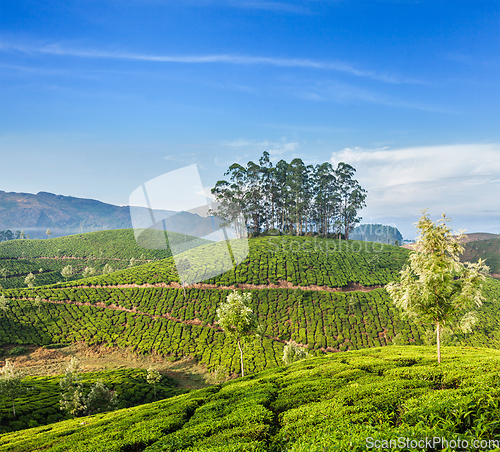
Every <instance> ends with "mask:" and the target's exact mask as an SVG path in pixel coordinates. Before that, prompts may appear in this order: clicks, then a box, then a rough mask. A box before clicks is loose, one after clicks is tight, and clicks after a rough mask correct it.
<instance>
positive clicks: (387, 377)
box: [0, 347, 500, 452]
mask: <svg viewBox="0 0 500 452" xmlns="http://www.w3.org/2000/svg"><path fill="white" fill-rule="evenodd" d="M443 352H444V361H443V363H441V364H440V365H438V364H437V363H436V361H435V356H434V350H433V349H430V348H427V347H383V348H372V349H368V350H362V351H355V352H350V353H345V354H344V353H342V354H334V355H329V356H326V357H318V358H313V359H308V360H304V361H300V362H298V363H295V364H292V365H290V366H287V367H280V368H275V369H271V370H268V371H264V372H261V373H259V374H254V375H251V376H249V377H245V378H241V379H237V380H233V381H230V382H227V383H225V384H223V385H216V386H212V387H209V388H207V389H203V390H199V391H193V392H191V393H189V394H184V395H180V396H176V397H173V398H170V399H167V400H162V401H159V402H155V403H152V404H147V405H142V406H139V407H135V408H129V409H125V410H119V411H115V412H111V413H104V414H98V415H94V416H91V417H86V418H78V419H75V420H67V421H63V422H59V423H55V424H52V425H49V426H43V427H37V428H33V429H29V430H23V431H21V432H16V433H10V434H5V435H2V437H0V451H9V452H31V451H34V450H44V451H47V452H56V451H63V450H64V451H68V452H77V451H78V452H83V451H85V452H119V451H120V452H122V451H137V452H139V451H144V452H159V451H164V452H167V451H170V452H174V451H175V452H178V451H189V452H194V451H196V452H265V451H269V452H280V451H285V450H286V451H290V452H320V451H325V450H338V451H341V452H347V451H365V450H367V449H370V448H374V446H376V445H378V449H376V450H389V446H388V443H383V441H384V440H385V441H389V440H391V439H392V440H393V441H397V440H398V439H399V438H403V441H404V443H403V445H401V443H399V447H395V448H393V449H391V450H400V451H415V450H425V449H426V447H425V443H424V446H418V445H417V444H419V443H417V444H414V445H412V444H411V443H407V442H406V441H407V440H408V441H411V440H418V441H420V440H424V441H425V438H430V439H431V440H432V438H444V439H446V440H447V441H449V442H450V443H449V444H455V445H456V441H458V440H460V441H461V444H462V445H464V444H465V443H464V442H465V441H467V447H466V448H464V449H457V447H451V448H448V449H446V450H470V451H479V450H481V451H483V450H496V451H498V450H500V443H498V441H499V438H500V423H499V422H498V419H499V418H500V416H499V414H500V411H499V410H500V407H499V403H498V401H499V400H500V380H499V378H498V374H499V372H500V352H499V351H498V350H486V349H471V348H454V347H453V348H451V347H445V348H444V350H443ZM451 441H455V443H451ZM494 441H497V442H496V443H495V442H494ZM384 444H385V447H384ZM393 445H394V443H393ZM434 446H435V447H434V448H433V449H431V450H444V449H445V446H446V445H445V444H434Z"/></svg>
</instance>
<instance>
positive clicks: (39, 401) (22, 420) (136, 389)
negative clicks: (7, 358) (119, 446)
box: [0, 369, 186, 433]
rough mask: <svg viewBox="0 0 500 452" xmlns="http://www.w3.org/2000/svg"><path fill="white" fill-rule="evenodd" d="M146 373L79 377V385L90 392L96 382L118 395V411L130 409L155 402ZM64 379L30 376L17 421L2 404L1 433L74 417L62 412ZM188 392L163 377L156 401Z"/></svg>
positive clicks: (125, 371)
mask: <svg viewBox="0 0 500 452" xmlns="http://www.w3.org/2000/svg"><path fill="white" fill-rule="evenodd" d="M146 375H147V371H146V370H145V369H119V370H105V371H100V372H89V373H82V374H80V378H81V379H80V381H81V383H82V386H83V387H84V388H85V390H84V393H85V392H89V390H90V387H91V385H92V384H93V383H95V382H96V381H97V380H100V381H102V382H103V384H104V385H105V386H106V387H107V388H108V389H111V390H113V391H115V392H116V394H117V397H118V408H128V407H132V406H135V405H139V404H142V403H147V402H153V401H154V400H155V398H154V390H153V387H152V386H151V385H150V384H148V383H147V381H146ZM60 379H61V376H28V377H26V378H25V379H24V380H23V382H24V384H25V386H26V388H27V392H26V393H25V394H24V396H22V397H20V398H18V399H16V417H15V418H14V416H13V413H12V403H11V401H8V400H5V399H4V400H2V401H1V403H0V433H5V432H9V431H11V430H19V429H24V428H28V427H34V426H38V425H45V424H50V423H53V422H57V421H60V420H63V419H70V418H71V416H70V415H68V414H67V413H65V412H64V411H61V410H60V408H59V399H60V398H61V389H60V387H59V381H60ZM185 392H186V390H184V389H181V388H177V387H176V383H175V381H174V380H172V379H171V378H169V377H167V376H163V377H162V379H161V380H160V382H159V383H158V384H157V385H156V400H158V399H166V398H168V397H172V396H174V395H178V394H183V393H185Z"/></svg>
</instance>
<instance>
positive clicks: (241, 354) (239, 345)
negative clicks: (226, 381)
mask: <svg viewBox="0 0 500 452" xmlns="http://www.w3.org/2000/svg"><path fill="white" fill-rule="evenodd" d="M238 348H239V349H240V363H241V376H242V377H244V376H245V370H244V369H243V349H242V348H241V344H240V340H239V339H238Z"/></svg>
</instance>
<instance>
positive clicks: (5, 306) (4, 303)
mask: <svg viewBox="0 0 500 452" xmlns="http://www.w3.org/2000/svg"><path fill="white" fill-rule="evenodd" d="M9 307H10V300H9V299H8V298H5V295H3V294H2V295H0V311H2V313H3V315H4V316H5V313H6V312H7V311H8V310H9Z"/></svg>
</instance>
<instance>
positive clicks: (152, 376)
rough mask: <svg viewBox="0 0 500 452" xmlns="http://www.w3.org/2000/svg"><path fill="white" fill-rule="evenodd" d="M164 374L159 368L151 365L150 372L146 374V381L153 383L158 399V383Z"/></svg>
mask: <svg viewBox="0 0 500 452" xmlns="http://www.w3.org/2000/svg"><path fill="white" fill-rule="evenodd" d="M161 378H162V375H161V373H160V372H158V371H157V370H155V369H153V368H152V367H150V368H149V369H148V374H147V375H146V381H147V382H148V384H150V385H153V391H154V398H155V400H156V385H157V384H158V383H159V382H160V380H161Z"/></svg>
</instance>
